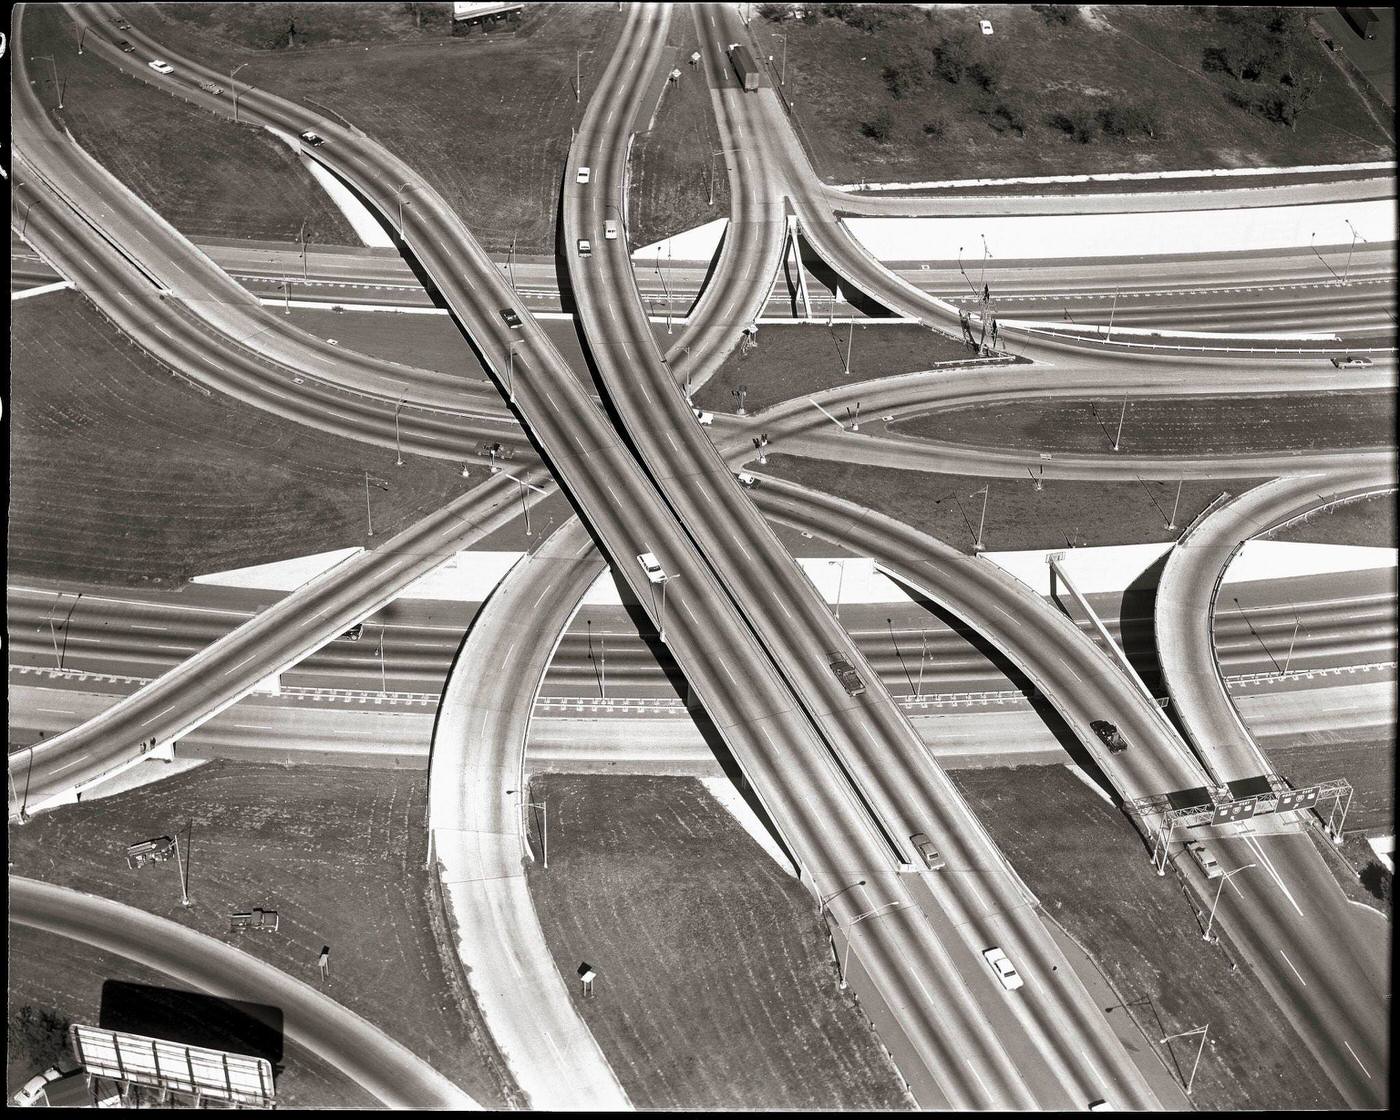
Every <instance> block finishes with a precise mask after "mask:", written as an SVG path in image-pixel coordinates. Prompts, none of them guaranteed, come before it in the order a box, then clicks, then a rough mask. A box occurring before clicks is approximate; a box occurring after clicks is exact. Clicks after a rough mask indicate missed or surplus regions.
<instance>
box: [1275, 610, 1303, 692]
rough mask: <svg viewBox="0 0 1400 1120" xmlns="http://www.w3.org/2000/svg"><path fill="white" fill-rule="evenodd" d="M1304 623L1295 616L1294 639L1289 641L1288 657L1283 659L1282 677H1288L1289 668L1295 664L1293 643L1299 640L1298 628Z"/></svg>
mask: <svg viewBox="0 0 1400 1120" xmlns="http://www.w3.org/2000/svg"><path fill="white" fill-rule="evenodd" d="M1301 625H1302V622H1301V621H1300V620H1299V619H1298V616H1297V615H1294V616H1293V637H1291V638H1289V639H1288V656H1287V657H1285V658H1284V659H1283V672H1282V673H1281V674H1280V676H1285V677H1286V676H1288V667H1289V666H1290V665H1291V664H1293V643H1294V642H1296V641H1297V640H1298V627H1299V626H1301Z"/></svg>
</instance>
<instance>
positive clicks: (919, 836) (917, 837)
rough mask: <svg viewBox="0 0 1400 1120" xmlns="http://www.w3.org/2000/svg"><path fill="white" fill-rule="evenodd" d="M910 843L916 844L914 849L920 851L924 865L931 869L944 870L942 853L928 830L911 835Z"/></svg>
mask: <svg viewBox="0 0 1400 1120" xmlns="http://www.w3.org/2000/svg"><path fill="white" fill-rule="evenodd" d="M909 843H911V844H913V845H914V850H915V851H916V852H918V853H919V858H920V859H922V860H923V861H924V866H925V867H927V868H928V869H929V870H930V871H942V870H943V867H944V860H943V856H942V853H940V852H939V850H938V849H937V848H935V847H934V846H933V841H932V840H930V839H929V838H928V833H926V832H916V833H914V835H913V836H911V837H909Z"/></svg>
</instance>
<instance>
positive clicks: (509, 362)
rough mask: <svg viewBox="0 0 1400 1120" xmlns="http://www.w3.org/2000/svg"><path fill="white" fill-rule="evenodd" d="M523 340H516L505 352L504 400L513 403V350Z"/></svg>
mask: <svg viewBox="0 0 1400 1120" xmlns="http://www.w3.org/2000/svg"><path fill="white" fill-rule="evenodd" d="M524 341H525V340H524V339H523V338H517V339H516V340H515V341H514V342H512V343H511V344H510V349H509V350H507V351H506V400H508V401H509V402H510V403H511V404H514V403H515V348H516V347H517V346H519V345H520V344H521V343H522V342H524Z"/></svg>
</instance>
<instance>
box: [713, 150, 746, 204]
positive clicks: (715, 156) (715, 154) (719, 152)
mask: <svg viewBox="0 0 1400 1120" xmlns="http://www.w3.org/2000/svg"><path fill="white" fill-rule="evenodd" d="M738 150H739V149H738V148H719V149H716V150H715V151H713V152H711V153H710V199H709V201H708V202H707V203H706V204H705V205H707V206H713V205H714V204H715V160H716V159H718V158H719V157H720V156H722V155H725V154H726V153H728V152H737V151H738Z"/></svg>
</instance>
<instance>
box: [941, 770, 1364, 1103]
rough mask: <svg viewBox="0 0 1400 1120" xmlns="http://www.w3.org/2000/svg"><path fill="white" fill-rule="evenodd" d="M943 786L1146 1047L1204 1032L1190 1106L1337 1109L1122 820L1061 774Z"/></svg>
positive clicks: (993, 776) (1260, 991)
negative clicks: (1097, 971)
mask: <svg viewBox="0 0 1400 1120" xmlns="http://www.w3.org/2000/svg"><path fill="white" fill-rule="evenodd" d="M951 776H952V778H953V780H954V782H956V784H957V786H958V788H959V789H960V790H961V791H962V793H963V795H964V796H965V797H966V798H967V800H968V803H969V804H970V805H971V806H972V808H973V810H974V811H975V812H976V813H977V815H978V816H979V817H980V818H981V820H982V821H983V822H984V823H985V824H986V826H987V829H988V831H990V832H991V834H992V837H993V839H995V840H996V842H997V844H998V845H999V846H1000V847H1001V849H1002V851H1004V852H1005V853H1006V854H1007V857H1008V858H1009V859H1010V860H1011V862H1012V864H1013V865H1014V866H1015V867H1016V870H1017V871H1018V872H1020V874H1021V876H1022V878H1024V879H1025V880H1026V883H1027V885H1028V886H1029V887H1030V889H1031V890H1032V891H1033V892H1034V893H1035V894H1036V895H1037V896H1038V897H1039V899H1040V901H1041V903H1042V904H1043V905H1044V906H1045V908H1046V909H1047V910H1048V911H1049V912H1050V913H1051V914H1052V915H1053V916H1054V917H1055V919H1056V920H1057V921H1058V922H1059V923H1060V924H1061V925H1062V926H1064V927H1065V928H1066V929H1067V930H1069V932H1070V933H1071V934H1073V935H1074V937H1075V938H1076V939H1077V940H1078V941H1079V942H1080V944H1081V945H1083V946H1084V947H1085V948H1086V949H1088V950H1089V953H1090V955H1091V956H1093V958H1094V960H1095V961H1096V962H1097V963H1098V965H1099V967H1100V968H1101V969H1102V970H1103V971H1104V972H1105V973H1106V974H1107V975H1108V977H1109V979H1110V980H1112V982H1113V984H1114V986H1115V987H1116V988H1117V990H1118V991H1119V993H1121V994H1122V996H1123V997H1124V999H1125V1001H1126V1002H1127V1003H1128V1005H1129V1007H1130V1009H1131V1013H1132V1015H1133V1016H1134V1017H1135V1018H1136V1019H1137V1021H1138V1022H1139V1023H1140V1024H1142V1025H1143V1026H1144V1027H1145V1029H1146V1032H1147V1034H1148V1035H1149V1037H1152V1038H1154V1039H1156V1038H1162V1037H1163V1036H1165V1035H1167V1034H1171V1033H1174V1032H1176V1031H1181V1030H1187V1029H1189V1028H1191V1027H1194V1026H1198V1025H1199V1024H1201V1023H1204V1022H1209V1023H1210V1025H1211V1031H1210V1033H1211V1045H1210V1047H1209V1052H1208V1053H1207V1054H1206V1056H1205V1057H1204V1058H1203V1059H1202V1061H1201V1065H1200V1069H1199V1071H1198V1072H1197V1074H1196V1083H1195V1086H1194V1090H1193V1093H1192V1100H1193V1101H1194V1103H1195V1106H1196V1108H1198V1109H1207V1110H1210V1109H1267V1108H1289V1109H1316V1108H1339V1107H1341V1101H1340V1098H1339V1097H1338V1096H1337V1092H1336V1090H1335V1089H1334V1088H1333V1086H1332V1084H1331V1082H1330V1081H1329V1080H1328V1079H1327V1076H1326V1075H1325V1074H1324V1073H1323V1071H1322V1069H1321V1068H1320V1067H1319V1066H1318V1064H1317V1063H1316V1061H1315V1060H1314V1059H1313V1057H1312V1055H1311V1054H1310V1053H1309V1052H1308V1050H1307V1048H1306V1047H1305V1046H1304V1044H1303V1042H1302V1040H1301V1039H1299V1038H1298V1037H1297V1036H1296V1035H1294V1034H1293V1032H1292V1031H1291V1030H1290V1028H1289V1027H1288V1025H1287V1024H1286V1023H1285V1022H1284V1021H1283V1019H1282V1016H1280V1015H1279V1013H1278V1010H1277V1008H1276V1007H1275V1005H1274V1003H1273V1001H1272V1000H1271V999H1270V998H1269V996H1268V994H1267V993H1266V992H1265V990H1264V988H1263V986H1262V985H1261V984H1260V983H1259V982H1258V981H1257V980H1256V979H1255V978H1254V976H1253V973H1251V972H1250V970H1249V969H1247V968H1241V969H1240V970H1239V971H1238V972H1232V971H1231V969H1230V963H1229V961H1228V960H1227V959H1226V957H1225V955H1224V953H1223V952H1221V951H1220V950H1219V949H1215V948H1207V947H1205V946H1203V945H1202V943H1201V932H1200V929H1199V928H1198V926H1197V924H1196V922H1195V920H1194V919H1193V918H1192V914H1191V907H1190V904H1189V903H1188V902H1187V901H1186V899H1184V898H1183V897H1182V892H1181V887H1180V886H1179V884H1178V882H1177V880H1176V879H1175V877H1173V876H1167V877H1166V878H1159V877H1158V876H1157V875H1156V874H1155V873H1154V872H1153V870H1152V864H1151V861H1150V859H1149V857H1148V853H1147V851H1146V849H1145V848H1144V847H1143V845H1142V842H1141V841H1140V840H1139V838H1138V836H1137V834H1136V832H1135V831H1134V830H1133V829H1132V827H1131V826H1130V825H1129V824H1128V823H1127V822H1126V821H1125V820H1124V819H1123V816H1122V814H1121V813H1119V812H1118V811H1117V810H1116V809H1114V808H1112V807H1110V806H1108V805H1106V804H1104V802H1102V801H1100V800H1099V799H1098V798H1097V797H1096V796H1094V794H1093V793H1091V792H1090V791H1089V790H1088V789H1087V788H1085V786H1084V785H1083V784H1082V783H1081V782H1079V781H1078V780H1077V779H1076V778H1075V777H1074V776H1073V775H1072V774H1070V773H1069V772H1068V770H1066V769H1065V768H1063V767H1058V766H1035V767H1023V768H1020V769H1013V770H1008V769H995V770H956V771H952V772H951ZM1122 1013H1123V1011H1122V1010H1115V1011H1113V1012H1110V1014H1122ZM1194 1056H1195V1055H1194V1050H1193V1049H1191V1048H1190V1047H1189V1046H1188V1047H1186V1048H1184V1049H1181V1050H1178V1051H1177V1052H1176V1059H1177V1062H1178V1063H1180V1066H1181V1068H1182V1069H1183V1071H1189V1069H1190V1064H1189V1063H1190V1061H1191V1059H1192V1058H1194ZM1169 1064H1170V1059H1169ZM1183 1078H1184V1074H1183Z"/></svg>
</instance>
